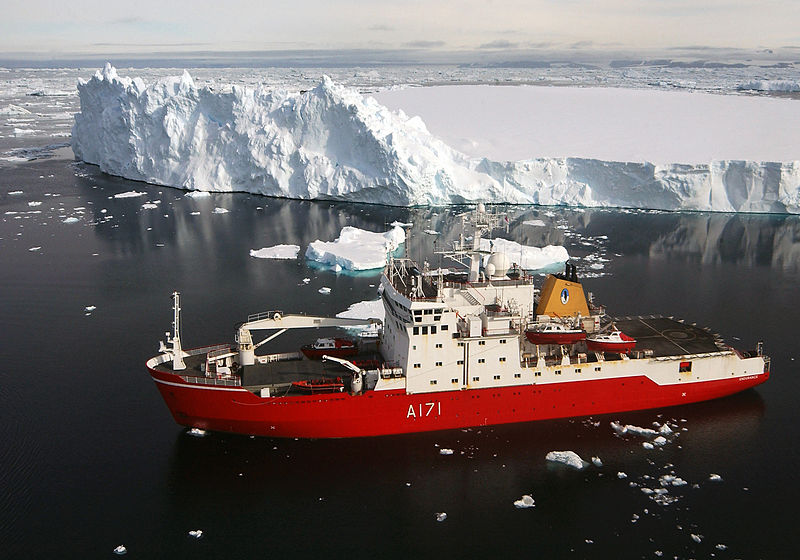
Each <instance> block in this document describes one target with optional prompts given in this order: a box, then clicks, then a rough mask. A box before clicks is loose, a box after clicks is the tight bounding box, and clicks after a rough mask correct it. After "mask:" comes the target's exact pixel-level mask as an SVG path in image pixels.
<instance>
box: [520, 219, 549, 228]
mask: <svg viewBox="0 0 800 560" xmlns="http://www.w3.org/2000/svg"><path fill="white" fill-rule="evenodd" d="M522 225H523V226H533V227H544V226H545V225H546V224H545V223H544V222H543V221H542V220H525V221H524V222H522Z"/></svg>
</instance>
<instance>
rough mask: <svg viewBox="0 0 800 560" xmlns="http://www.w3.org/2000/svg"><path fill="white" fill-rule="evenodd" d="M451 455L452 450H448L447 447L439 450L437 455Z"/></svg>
mask: <svg viewBox="0 0 800 560" xmlns="http://www.w3.org/2000/svg"><path fill="white" fill-rule="evenodd" d="M452 454H453V450H452V449H448V448H447V447H442V448H441V449H440V450H439V455H452Z"/></svg>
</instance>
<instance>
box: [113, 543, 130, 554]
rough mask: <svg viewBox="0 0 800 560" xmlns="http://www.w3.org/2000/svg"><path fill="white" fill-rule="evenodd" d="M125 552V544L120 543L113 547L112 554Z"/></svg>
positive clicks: (126, 550)
mask: <svg viewBox="0 0 800 560" xmlns="http://www.w3.org/2000/svg"><path fill="white" fill-rule="evenodd" d="M126 552H128V549H127V548H125V545H122V544H121V545H119V546H118V547H116V548H115V549H114V554H119V555H122V554H125V553H126Z"/></svg>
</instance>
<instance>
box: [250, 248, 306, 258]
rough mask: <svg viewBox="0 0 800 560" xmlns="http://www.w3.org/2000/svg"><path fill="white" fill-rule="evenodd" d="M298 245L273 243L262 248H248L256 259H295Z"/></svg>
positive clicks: (298, 250)
mask: <svg viewBox="0 0 800 560" xmlns="http://www.w3.org/2000/svg"><path fill="white" fill-rule="evenodd" d="M299 252H300V246H299V245H275V246H273V247H264V248H262V249H250V256H251V257H255V258H257V259H296V258H297V253H299Z"/></svg>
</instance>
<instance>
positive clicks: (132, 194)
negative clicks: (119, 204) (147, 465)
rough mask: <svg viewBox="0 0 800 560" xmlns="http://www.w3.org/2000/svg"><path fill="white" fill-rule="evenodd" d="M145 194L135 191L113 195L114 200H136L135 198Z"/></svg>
mask: <svg viewBox="0 0 800 560" xmlns="http://www.w3.org/2000/svg"><path fill="white" fill-rule="evenodd" d="M146 194H147V193H145V192H137V191H127V192H121V193H117V194H115V195H114V198H136V197H137V196H144V195H146Z"/></svg>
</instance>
